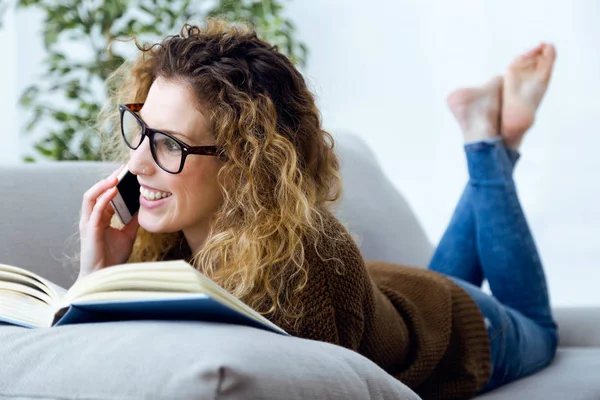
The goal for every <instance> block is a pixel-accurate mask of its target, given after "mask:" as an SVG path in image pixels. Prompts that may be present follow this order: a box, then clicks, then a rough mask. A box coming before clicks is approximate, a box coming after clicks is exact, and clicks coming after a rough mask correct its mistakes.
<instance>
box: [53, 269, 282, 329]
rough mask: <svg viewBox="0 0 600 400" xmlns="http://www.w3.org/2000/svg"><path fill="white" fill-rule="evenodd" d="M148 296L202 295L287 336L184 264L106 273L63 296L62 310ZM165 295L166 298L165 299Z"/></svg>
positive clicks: (86, 279)
mask: <svg viewBox="0 0 600 400" xmlns="http://www.w3.org/2000/svg"><path fill="white" fill-rule="evenodd" d="M135 292H144V293H146V294H147V295H144V296H141V295H140V297H139V298H140V299H142V298H144V299H147V298H152V296H154V295H155V294H156V293H161V295H160V297H168V296H180V295H182V294H185V293H196V294H198V293H200V294H206V295H208V296H211V297H212V298H214V299H215V300H216V301H218V302H220V303H222V304H223V305H225V306H227V307H229V308H232V309H234V310H237V311H238V312H240V313H243V314H245V315H247V316H248V317H250V318H253V319H254V320H256V321H258V322H260V323H262V324H265V325H268V326H269V327H271V328H273V329H275V330H277V331H280V332H283V333H285V331H283V330H282V329H281V328H279V327H277V326H276V325H275V324H273V323H272V322H271V321H269V320H268V319H266V318H265V317H263V316H262V315H260V314H259V313H257V312H256V311H254V310H253V309H252V308H250V307H248V306H247V305H246V304H244V303H243V302H242V301H240V300H239V299H237V298H235V297H234V296H232V295H231V294H230V293H229V292H227V291H226V290H225V289H223V288H221V287H220V286H219V285H217V284H216V283H214V282H213V281H212V280H210V279H209V278H208V277H206V276H204V275H203V274H201V273H200V272H199V271H197V270H196V269H195V268H194V267H192V266H191V265H190V264H189V263H187V262H186V261H184V260H175V261H160V262H146V263H132V264H123V265H117V266H114V267H109V268H105V269H102V270H100V271H97V272H94V273H93V274H91V275H88V276H87V277H85V278H84V279H82V280H81V281H78V282H76V283H75V284H74V285H73V286H72V287H71V288H70V289H69V290H68V291H67V293H66V294H65V295H64V296H63V299H62V301H61V304H60V306H59V307H58V308H59V309H60V308H64V307H67V306H68V305H69V304H72V303H77V302H78V301H86V300H87V301H89V300H90V299H94V300H95V301H102V300H119V299H124V300H125V299H127V300H132V299H133V298H132V296H135V295H132V293H135ZM163 294H164V295H163Z"/></svg>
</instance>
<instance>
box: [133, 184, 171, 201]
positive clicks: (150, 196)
mask: <svg viewBox="0 0 600 400" xmlns="http://www.w3.org/2000/svg"><path fill="white" fill-rule="evenodd" d="M140 194H141V195H142V196H144V198H145V199H146V200H150V201H154V200H160V199H164V198H165V197H169V196H172V195H173V193H169V192H161V191H159V190H148V189H146V188H145V187H143V186H140Z"/></svg>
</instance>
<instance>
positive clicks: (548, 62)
mask: <svg viewBox="0 0 600 400" xmlns="http://www.w3.org/2000/svg"><path fill="white" fill-rule="evenodd" d="M555 58H556V50H555V49H554V46H553V45H551V44H544V43H541V44H540V45H539V46H537V47H536V48H535V49H532V50H530V51H528V52H527V53H525V54H522V55H521V56H519V57H517V58H516V59H515V60H514V61H513V63H512V64H511V65H510V66H509V67H508V70H507V71H506V74H505V75H504V91H503V94H502V97H503V99H502V101H503V106H502V120H501V124H502V125H501V133H502V138H503V140H504V143H505V144H506V146H507V147H511V148H513V149H517V148H518V147H519V145H520V144H521V140H522V139H523V135H525V132H527V130H528V129H529V128H530V127H531V125H533V121H534V119H535V112H536V110H537V108H538V107H539V105H540V102H541V101H542V98H543V97H544V94H545V93H546V89H547V88H548V82H549V81H550V76H551V75H552V67H553V65H554V60H555Z"/></svg>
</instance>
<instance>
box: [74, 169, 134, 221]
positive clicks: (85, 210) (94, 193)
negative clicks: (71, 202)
mask: <svg viewBox="0 0 600 400" xmlns="http://www.w3.org/2000/svg"><path fill="white" fill-rule="evenodd" d="M124 167H125V164H123V165H121V166H120V167H119V168H117V169H116V170H115V171H114V172H113V173H112V174H110V176H109V177H107V178H105V179H102V180H101V181H100V182H97V183H96V184H95V185H94V186H92V187H91V188H90V189H89V190H88V191H87V192H85V193H84V195H83V204H82V207H81V218H82V219H83V220H84V221H87V220H89V218H90V215H91V213H92V210H93V209H94V205H95V204H96V199H97V198H98V196H100V194H102V192H104V191H106V190H107V189H110V188H111V187H113V186H115V185H116V184H117V176H118V175H119V173H120V172H121V170H122V169H123V168H124Z"/></svg>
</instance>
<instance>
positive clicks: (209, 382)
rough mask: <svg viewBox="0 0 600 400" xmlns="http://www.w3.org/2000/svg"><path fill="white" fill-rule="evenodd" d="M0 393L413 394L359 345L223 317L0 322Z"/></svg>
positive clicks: (290, 398) (289, 397)
mask: <svg viewBox="0 0 600 400" xmlns="http://www.w3.org/2000/svg"><path fill="white" fill-rule="evenodd" d="M0 360H2V364H1V365H2V367H1V368H2V372H1V373H0V397H2V398H3V397H9V398H36V399H40V398H41V399H61V400H65V399H94V400H98V399H134V398H135V399H140V398H144V399H220V400H223V399H240V400H241V399H245V400H249V399H265V400H269V399H273V400H275V399H277V400H280V399H286V400H295V399H357V400H358V399H360V400H365V399H381V400H384V399H390V400H391V399H394V400H404V399H406V400H409V399H410V400H412V399H419V397H418V396H417V395H416V394H414V393H413V392H412V391H411V390H410V389H408V388H407V387H406V386H404V385H403V384H402V383H400V382H399V381H397V380H396V379H394V378H393V377H391V376H390V375H388V374H386V373H385V372H384V371H383V370H382V369H380V368H379V367H378V366H377V365H375V364H374V363H372V362H371V361H369V360H368V359H366V358H364V357H362V356H361V355H359V354H358V353H355V352H353V351H350V350H347V349H344V348H342V347H339V346H334V345H331V344H328V343H321V342H315V341H310V340H304V339H299V338H294V337H285V336H282V335H277V334H274V333H270V332H266V331H262V330H258V329H253V328H248V327H242V326H233V325H225V324H216V323H205V322H183V321H182V322H179V321H175V322H170V321H129V322H110V323H99V324H81V325H68V326H62V327H56V328H45V329H34V330H28V329H25V328H19V327H14V326H8V325H0Z"/></svg>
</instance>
